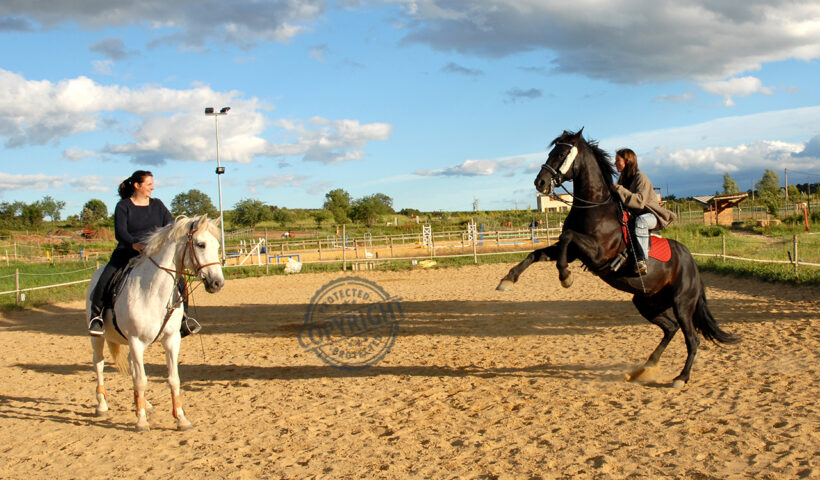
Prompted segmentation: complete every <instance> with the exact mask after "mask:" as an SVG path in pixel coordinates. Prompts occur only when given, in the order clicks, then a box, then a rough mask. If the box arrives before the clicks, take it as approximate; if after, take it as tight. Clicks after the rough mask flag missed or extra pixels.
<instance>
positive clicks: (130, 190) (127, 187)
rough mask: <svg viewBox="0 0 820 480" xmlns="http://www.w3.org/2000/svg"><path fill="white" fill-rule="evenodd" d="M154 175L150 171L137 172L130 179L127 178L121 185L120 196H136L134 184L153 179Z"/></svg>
mask: <svg viewBox="0 0 820 480" xmlns="http://www.w3.org/2000/svg"><path fill="white" fill-rule="evenodd" d="M153 176H154V175H153V174H151V172H149V171H148V170H137V171H136V172H134V173H132V174H131V176H130V177H128V178H126V179H125V180H123V181H122V183H120V187H119V188H118V189H117V192H118V193H119V194H120V198H129V197H130V196H131V195H133V194H134V184H135V183H142V182H144V181H145V177H153Z"/></svg>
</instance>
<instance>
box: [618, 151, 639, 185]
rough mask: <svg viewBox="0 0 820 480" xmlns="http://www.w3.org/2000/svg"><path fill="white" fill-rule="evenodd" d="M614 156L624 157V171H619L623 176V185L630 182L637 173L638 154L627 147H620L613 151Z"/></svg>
mask: <svg viewBox="0 0 820 480" xmlns="http://www.w3.org/2000/svg"><path fill="white" fill-rule="evenodd" d="M615 156H616V157H621V158H623V159H624V163H625V164H626V166H624V171H623V172H621V177H622V178H623V180H624V182H623V184H624V185H629V184H630V183H632V179H633V178H635V175H637V174H638V156H637V155H635V152H633V151H632V150H631V149H629V148H622V149H620V150H618V151H617V152H615Z"/></svg>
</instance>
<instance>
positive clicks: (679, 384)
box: [672, 379, 686, 389]
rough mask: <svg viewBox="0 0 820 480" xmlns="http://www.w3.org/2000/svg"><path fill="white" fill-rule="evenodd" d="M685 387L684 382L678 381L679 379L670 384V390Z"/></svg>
mask: <svg viewBox="0 0 820 480" xmlns="http://www.w3.org/2000/svg"><path fill="white" fill-rule="evenodd" d="M685 386H686V382H684V381H683V380H680V379H678V380H675V381H674V382H672V388H677V389H681V388H683V387H685Z"/></svg>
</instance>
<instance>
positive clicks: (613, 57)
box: [396, 0, 820, 83]
mask: <svg viewBox="0 0 820 480" xmlns="http://www.w3.org/2000/svg"><path fill="white" fill-rule="evenodd" d="M396 1H397V2H398V3H402V4H404V6H405V8H404V12H405V14H406V16H407V17H409V21H407V22H405V23H406V24H407V25H409V31H410V33H409V34H408V35H407V36H406V38H405V41H406V42H413V43H423V44H427V45H429V46H431V47H432V48H435V49H437V50H442V51H457V52H460V53H463V54H473V55H480V56H485V57H502V56H507V55H512V54H516V53H521V52H527V51H534V50H546V51H548V52H550V53H551V54H552V64H553V66H554V68H555V70H557V71H559V72H567V73H578V74H582V75H586V76H588V77H593V78H604V79H607V80H611V81H615V82H624V83H642V82H646V81H666V80H677V79H681V78H684V79H693V80H699V81H703V80H709V79H723V78H727V77H731V76H734V75H737V74H739V73H742V72H746V71H752V70H756V69H759V68H760V66H761V65H762V64H763V63H766V62H775V61H780V60H785V59H792V58H794V59H800V60H811V59H817V58H820V5H818V4H817V3H816V2H792V1H789V0H766V1H763V0H750V1H743V2H712V1H709V0H686V1H666V2H657V1H654V0H636V1H630V2H601V1H600V0H578V1H575V2H565V1H558V0H546V1H545V0H494V1H485V0H396Z"/></svg>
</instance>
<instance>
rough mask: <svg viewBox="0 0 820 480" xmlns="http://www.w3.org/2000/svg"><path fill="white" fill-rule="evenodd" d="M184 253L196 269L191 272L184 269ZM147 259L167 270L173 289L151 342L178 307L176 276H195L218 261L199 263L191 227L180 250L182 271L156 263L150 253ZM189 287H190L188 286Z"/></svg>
mask: <svg viewBox="0 0 820 480" xmlns="http://www.w3.org/2000/svg"><path fill="white" fill-rule="evenodd" d="M189 252H190V253H189ZM186 253H189V256H190V257H191V263H193V264H194V267H195V268H196V270H195V271H194V272H193V273H190V272H188V271H186V270H185V254H186ZM148 259H149V260H151V263H153V264H154V265H155V266H156V267H157V268H159V269H160V270H165V271H166V272H168V273H169V274H170V275H171V276H172V277H173V278H174V287H173V290H172V291H171V298H170V299H169V300H168V306H167V307H165V310H166V313H165V318H164V319H162V325H160V327H159V332H157V336H156V337H154V341H153V342H151V343H154V342H156V341H157V339H159V336H160V335H162V331H163V330H165V325H166V324H167V323H168V320H170V319H171V314H172V313H173V312H174V310H176V309H177V308H179V307H178V306H174V295H175V293H176V292H177V278H178V276H179V275H185V276H186V277H196V276H198V275H199V272H200V271H202V269H203V268H205V267H210V266H211V265H219V264H220V262H211V263H206V264H204V265H203V264H202V263H200V261H199V258H197V256H196V252H194V231H193V229H192V230H191V231H189V232H188V240H187V241H186V242H185V248H184V249H183V250H182V271H179V270H176V269H172V268H168V267H163V266H162V265H160V264H159V263H157V261H156V260H154V258H153V257H151V256H150V255H149V256H148ZM186 283H187V282H186ZM188 285H190V284H188ZM189 289H190V287H189ZM192 291H193V290H192V289H191V290H189V291H188V292H186V295H190V293H191V292H192ZM182 300H183V297H180V300H179V301H182Z"/></svg>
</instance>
